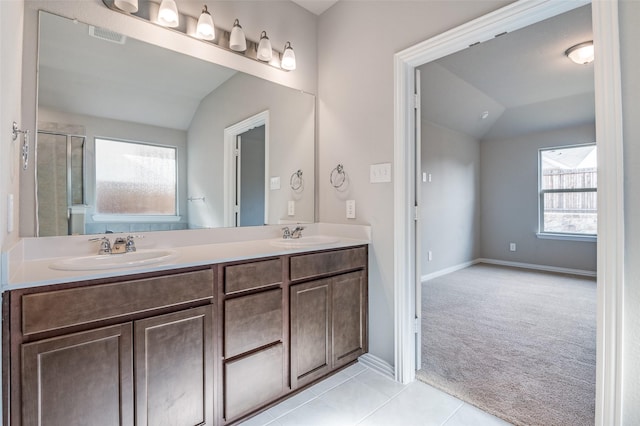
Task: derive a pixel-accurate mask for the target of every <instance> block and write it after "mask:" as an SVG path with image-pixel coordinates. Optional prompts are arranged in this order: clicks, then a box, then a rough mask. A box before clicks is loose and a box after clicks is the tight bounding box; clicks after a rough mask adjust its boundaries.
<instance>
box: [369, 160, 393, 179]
mask: <svg viewBox="0 0 640 426" xmlns="http://www.w3.org/2000/svg"><path fill="white" fill-rule="evenodd" d="M369 181H370V182H371V183H384V182H391V163H380V164H372V165H371V166H370V167H369Z"/></svg>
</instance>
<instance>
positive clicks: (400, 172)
mask: <svg viewBox="0 0 640 426" xmlns="http://www.w3.org/2000/svg"><path fill="white" fill-rule="evenodd" d="M584 4H586V3H572V2H540V3H535V4H532V3H531V2H516V3H513V4H511V5H509V6H507V7H505V8H502V9H500V10H498V11H496V12H493V13H491V14H489V15H487V16H485V17H482V18H479V19H477V20H474V21H471V22H469V23H467V24H464V25H462V26H460V27H458V28H455V29H453V30H450V31H448V32H446V33H444V34H441V35H439V36H437V37H434V38H432V39H429V40H427V41H425V42H422V43H420V44H418V45H416V46H413V47H410V48H408V49H406V50H404V51H402V52H400V53H398V54H396V57H395V71H396V72H395V118H396V119H395V123H396V124H395V129H396V130H395V144H394V151H395V162H396V164H395V166H396V167H395V168H394V169H395V187H394V201H395V205H396V210H395V212H394V213H395V214H394V217H395V223H394V231H395V235H396V238H395V246H394V258H395V261H394V274H395V278H394V282H395V308H396V309H395V315H396V318H395V324H396V327H395V330H396V336H395V351H396V365H395V369H396V378H397V379H398V380H399V381H401V382H403V383H408V382H410V381H412V380H413V379H414V378H415V369H416V355H415V349H416V347H415V344H416V342H415V337H414V336H415V335H414V330H415V328H414V327H415V319H416V318H417V315H416V314H417V312H416V310H415V306H416V291H415V288H416V283H417V279H418V277H417V276H416V273H415V262H416V258H415V253H416V236H415V227H416V226H415V220H414V214H415V199H414V198H413V194H415V180H414V179H415V168H414V167H413V164H414V162H415V157H414V155H415V154H414V146H415V135H414V134H413V132H414V130H413V129H414V128H415V123H414V120H413V119H412V116H413V110H414V105H413V93H414V82H413V71H414V69H415V68H416V67H417V66H419V65H422V64H424V63H427V62H431V61H434V60H436V59H438V58H441V57H443V56H445V55H448V54H451V53H454V52H456V51H458V50H461V49H463V48H466V47H467V46H468V45H470V44H473V43H476V42H482V41H486V40H489V39H491V38H493V37H494V36H495V35H496V34H501V33H503V32H504V31H505V30H506V31H514V30H516V29H518V28H522V27H524V26H527V25H530V24H532V23H535V22H539V21H541V20H544V19H546V18H549V17H552V16H555V15H557V14H559V13H562V12H565V11H568V10H571V9H573V8H575V7H578V6H581V5H584ZM592 13H593V30H594V44H595V45H596V49H599V50H598V52H599V54H598V61H596V64H595V92H596V128H597V133H596V139H597V141H598V150H599V154H600V160H599V167H600V171H601V179H600V180H599V183H598V193H599V194H600V196H599V200H598V211H599V216H600V217H599V222H600V223H599V228H598V231H599V232H598V234H599V249H598V268H597V269H598V277H597V281H598V288H597V295H598V296H597V299H598V325H597V330H598V331H597V344H598V353H597V381H596V424H597V425H602V424H616V419H618V418H619V417H618V416H619V413H620V408H621V405H620V404H621V398H620V385H621V380H622V379H621V376H620V368H619V367H618V366H617V363H618V360H617V356H618V355H617V354H619V353H620V351H621V341H620V339H619V336H618V333H619V330H620V323H619V321H620V320H619V318H618V316H619V312H620V309H621V298H620V297H619V294H620V291H621V288H622V277H623V261H622V259H621V256H618V254H619V253H622V252H623V244H624V221H623V212H624V210H623V200H622V188H623V185H622V184H623V182H622V174H621V173H620V170H621V168H622V158H621V155H620V152H621V147H622V131H621V117H620V111H621V108H620V99H621V97H620V59H619V48H618V21H617V16H618V11H617V2H616V1H612V2H595V3H593V12H592ZM603 141H606V144H605V143H603ZM605 283H606V285H605Z"/></svg>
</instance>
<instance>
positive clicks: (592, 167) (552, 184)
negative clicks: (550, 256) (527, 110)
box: [539, 144, 598, 237]
mask: <svg viewBox="0 0 640 426" xmlns="http://www.w3.org/2000/svg"><path fill="white" fill-rule="evenodd" d="M539 153H540V154H539V155H540V157H539V164H540V173H539V177H540V182H539V188H540V198H539V199H540V233H542V234H558V235H568V236H591V237H594V236H595V235H596V234H597V230H598V209H597V186H598V172H597V163H598V161H597V150H596V145H595V144H589V145H576V146H566V147H558V148H550V149H541V150H540V151H539Z"/></svg>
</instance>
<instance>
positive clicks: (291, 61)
mask: <svg viewBox="0 0 640 426" xmlns="http://www.w3.org/2000/svg"><path fill="white" fill-rule="evenodd" d="M280 66H281V67H282V69H283V70H287V71H293V70H295V69H296V54H295V53H294V52H293V47H291V42H286V43H285V45H284V52H283V53H282V61H281V64H280Z"/></svg>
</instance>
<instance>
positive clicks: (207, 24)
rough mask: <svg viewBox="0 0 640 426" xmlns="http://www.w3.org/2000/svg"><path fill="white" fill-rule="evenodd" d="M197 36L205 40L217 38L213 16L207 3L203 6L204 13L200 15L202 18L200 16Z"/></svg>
mask: <svg viewBox="0 0 640 426" xmlns="http://www.w3.org/2000/svg"><path fill="white" fill-rule="evenodd" d="M196 37H198V38H201V39H203V40H213V39H214V38H216V27H215V26H214V25H213V18H212V17H211V14H210V13H209V11H208V10H207V5H206V4H205V5H204V6H203V8H202V14H201V15H200V18H198V26H197V27H196Z"/></svg>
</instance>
